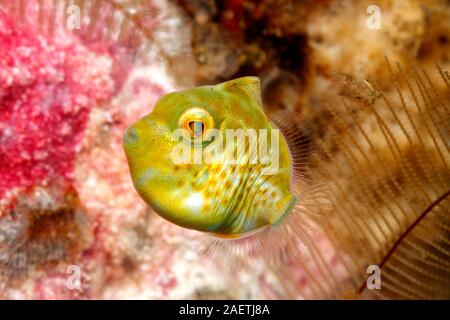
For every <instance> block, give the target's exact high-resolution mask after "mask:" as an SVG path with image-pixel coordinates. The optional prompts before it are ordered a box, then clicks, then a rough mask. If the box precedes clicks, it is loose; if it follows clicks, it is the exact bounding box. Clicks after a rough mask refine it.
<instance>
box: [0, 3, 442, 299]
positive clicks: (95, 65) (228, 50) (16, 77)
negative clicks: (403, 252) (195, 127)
mask: <svg viewBox="0 0 450 320" xmlns="http://www.w3.org/2000/svg"><path fill="white" fill-rule="evenodd" d="M375 2H376V4H377V5H378V6H379V7H380V9H381V28H380V29H369V28H368V27H367V25H366V22H367V19H368V18H369V16H370V14H369V13H368V12H367V7H368V6H369V5H370V4H374V1H370V2H369V1H350V0H345V1H337V0H336V1H335V0H321V1H309V0H304V1H294V0H285V1H282V0H263V1H246V0H224V1H214V0H198V1H189V0H176V1H175V0H174V1H169V0H145V1H144V0H143V1H131V0H130V1H125V0H124V1H115V0H114V1H101V0H92V1H82V0H78V1H77V0H75V1H46V0H41V1H37V0H36V1H35V0H31V1H9V0H3V1H0V298H3V299H61V298H63V299H65V298H67V299H105V298H112V299H123V298H139V299H140V298H143V299H148V298H173V299H177V298H183V299H184V298H250V299H258V298H269V299H276V298H300V299H302V298H311V297H314V298H328V297H341V298H342V297H352V296H353V295H354V291H352V290H351V289H348V288H350V287H352V285H351V284H352V282H355V284H358V283H359V282H358V280H355V279H352V276H351V275H352V274H353V272H355V273H356V274H357V276H359V277H361V274H364V273H365V268H364V266H363V265H361V266H359V265H356V264H355V265H356V266H357V267H355V270H353V269H352V268H353V266H354V265H352V263H351V262H347V258H345V257H344V258H343V257H342V252H341V251H340V250H339V249H337V247H336V246H337V245H336V244H345V243H346V241H347V242H351V241H353V242H354V241H355V239H352V238H351V236H350V235H349V234H345V233H343V234H338V235H336V234H334V235H333V233H332V232H331V233H330V232H318V233H317V234H316V237H315V247H314V249H313V250H310V251H307V250H305V254H304V255H303V256H302V258H301V259H300V260H299V261H294V262H293V263H292V265H289V266H285V267H284V268H283V269H282V270H272V269H270V268H269V267H267V266H265V265H264V264H261V265H259V266H258V267H256V268H254V269H252V270H241V271H236V272H231V271H228V270H225V269H221V268H220V267H218V266H211V265H209V264H207V263H205V262H206V261H207V260H206V257H204V256H202V255H201V254H199V253H197V252H196V251H195V250H194V244H195V242H196V239H197V237H198V235H197V234H196V233H195V232H192V231H189V230H184V229H181V228H179V227H176V226H174V225H172V224H170V223H168V222H166V221H164V220H162V219H161V218H159V217H158V216H157V215H156V214H154V213H153V212H152V211H151V209H149V208H148V207H147V206H146V205H145V204H144V203H143V202H142V200H141V199H140V198H139V197H138V195H137V194H136V192H135V191H134V188H133V186H132V183H131V180H130V177H129V174H128V169H127V165H126V160H125V156H124V154H123V151H122V146H121V139H122V138H121V137H122V134H123V132H124V130H125V128H126V127H127V126H128V125H129V124H131V123H132V122H134V121H135V120H136V119H138V118H139V117H141V116H143V115H144V114H146V113H148V112H150V111H151V108H152V105H153V104H154V102H155V101H156V100H157V99H158V98H159V97H160V96H162V95H163V94H165V93H167V92H169V91H172V90H176V89H181V88H185V87H191V86H196V85H201V84H212V83H217V82H219V81H223V80H227V79H232V78H235V77H238V76H243V75H256V76H259V77H260V78H261V82H262V89H263V100H264V105H265V108H266V111H267V112H268V113H269V114H271V113H273V112H275V111H279V110H290V111H297V112H298V113H299V114H300V118H299V119H297V120H298V121H299V122H301V123H305V124H307V125H308V126H310V127H311V128H313V131H314V132H315V137H317V139H318V140H320V141H321V142H320V143H318V145H320V147H319V149H320V150H322V155H323V157H322V158H320V159H318V160H317V163H318V166H320V165H322V166H323V167H324V168H326V167H328V168H332V170H331V171H333V172H331V173H330V174H329V175H328V177H332V178H333V175H337V174H338V173H339V172H338V171H337V169H336V167H333V166H332V164H333V163H337V162H336V161H340V162H339V164H342V163H346V162H349V163H350V162H351V161H350V160H349V158H348V153H346V152H342V149H343V148H342V144H343V142H342V141H344V142H345V141H347V140H345V139H350V138H349V137H350V136H352V134H353V133H354V132H355V131H354V130H358V128H356V129H355V123H357V124H358V125H359V126H361V127H362V128H366V129H368V130H369V131H368V132H370V129H371V128H373V127H374V123H377V119H374V117H373V114H372V113H370V112H364V111H363V112H359V113H357V117H356V118H352V117H350V116H349V113H348V110H347V109H346V107H345V104H342V103H340V102H339V103H338V101H341V99H344V100H346V101H348V105H350V109H352V108H353V109H355V108H356V107H357V106H360V105H361V104H362V105H366V106H373V105H374V106H377V105H380V104H382V103H383V99H382V97H380V94H379V93H380V92H381V91H383V92H387V95H388V96H389V97H391V96H392V95H395V94H396V92H397V91H396V89H398V88H397V85H398V84H397V82H396V81H393V77H399V78H401V77H402V76H403V73H402V72H401V70H399V69H397V68H393V69H392V70H393V71H390V70H389V68H388V67H386V60H385V57H386V56H387V57H389V60H390V61H393V62H395V63H399V65H401V66H402V67H403V68H404V69H405V70H409V68H410V67H416V66H420V68H421V69H426V70H433V71H434V72H430V73H429V77H430V81H431V82H433V83H436V87H435V88H436V91H437V95H438V96H441V97H443V98H446V97H447V98H448V96H446V94H448V92H447V91H445V90H446V88H447V87H446V82H445V81H442V79H441V78H442V77H443V78H444V79H448V73H444V72H443V76H442V74H440V73H439V72H437V69H436V66H435V64H436V63H438V65H439V67H440V68H441V69H440V70H444V71H445V70H450V4H449V2H448V1H445V0H428V1H415V0H414V1H410V0H396V1H393V0H380V1H375ZM74 5H75V6H74ZM69 6H73V7H72V8H79V9H80V19H81V21H80V28H75V29H73V30H72V29H70V28H68V19H69V18H70V17H73V16H72V15H71V13H70V12H71V11H67V8H68V7H69ZM74 12H76V11H74ZM413 74H414V73H413ZM445 77H447V78H445ZM413 78H414V76H411V79H413ZM368 79H370V81H368ZM414 79H415V78H414ZM419 79H423V82H426V78H423V76H422V78H419ZM415 80H416V81H417V79H415ZM419 83H420V82H419ZM402 86H403V88H406V89H407V85H406V84H403V85H402ZM447 86H448V84H447ZM426 88H428V90H433V89H432V88H431V87H426V86H424V87H423V89H424V90H425V89H426ZM406 89H405V90H406ZM439 94H440V95H439ZM409 99H410V100H411V101H413V98H412V97H410V98H409ZM430 99H431V98H430ZM431 104H432V103H431ZM429 105H430V104H428V103H425V104H424V106H425V107H426V106H429ZM400 108H401V103H400V102H398V101H397V104H394V110H396V111H397V110H400ZM330 110H331V111H330ZM419 110H420V109H419ZM422 110H423V109H422ZM353 111H354V110H353ZM425 111H426V112H436V113H435V114H434V118H432V119H431V120H432V121H434V120H436V119H437V118H440V119H441V121H440V122H439V123H437V124H435V121H434V122H432V123H433V124H434V125H436V126H437V128H438V131H436V134H430V135H429V136H430V137H435V136H439V134H440V136H441V137H444V138H447V141H448V123H449V119H448V104H447V105H446V107H442V108H441V106H440V105H438V106H436V108H435V109H433V111H430V110H425ZM354 112H355V111H354ZM343 113H344V114H345V115H342V114H343ZM355 113H356V112H355ZM336 115H337V116H336ZM381 116H382V117H383V119H384V120H383V121H386V123H388V124H389V121H390V120H392V118H394V119H393V120H392V121H391V123H393V125H392V126H393V127H394V129H392V130H393V131H395V130H397V131H399V130H400V129H398V123H401V121H397V120H396V119H395V116H392V113H390V112H389V111H386V112H385V113H381ZM413 116H414V115H413ZM418 116H419V115H418ZM340 119H341V120H342V119H343V120H344V122H345V123H344V124H343V123H341V122H340V121H341V120H340ZM349 119H350V120H349ZM427 121H428V120H427ZM348 123H350V125H348ZM412 123H414V122H412ZM423 123H425V124H426V123H427V122H426V121H424V122H423ZM349 126H350V127H349ZM356 127H357V126H356ZM395 128H397V129H395ZM415 129H417V128H415ZM408 130H409V129H408ZM417 130H419V131H420V130H425V131H426V125H424V126H422V127H419V128H418V129H417ZM439 130H441V131H439ZM380 132H381V133H382V132H383V130H381V131H380V130H378V131H377V130H376V129H373V130H372V139H373V141H374V142H375V144H376V148H375V149H377V150H379V151H380V154H381V155H383V150H385V151H386V150H388V149H389V146H387V144H389V139H387V144H386V145H385V144H383V141H385V140H383V139H384V138H383V137H382V134H381V133H380ZM420 132H421V131H420ZM433 132H434V131H433ZM377 134H379V136H377ZM419 136H420V135H419ZM424 136H426V137H428V135H427V134H425V135H424ZM336 137H338V140H337V141H336ZM354 137H355V139H356V140H357V141H362V140H363V139H364V137H363V136H362V135H361V134H359V135H354ZM403 140H407V139H406V138H405V139H403ZM416 140H417V139H412V140H411V141H412V142H411V141H410V144H407V143H406V142H405V143H404V144H402V141H400V142H398V143H399V146H400V147H399V148H400V149H401V150H400V151H399V154H402V155H404V154H412V155H414V154H415V153H416V152H418V153H419V154H429V155H430V157H431V158H432V159H431V160H430V159H427V161H428V163H430V166H431V167H430V168H428V167H425V169H426V170H434V171H432V175H433V177H434V175H436V178H435V182H434V180H433V179H434V178H433V177H431V178H430V179H429V180H430V181H431V182H430V183H429V184H423V189H422V191H423V194H425V195H427V192H429V194H430V195H429V198H430V199H433V196H434V193H433V192H435V193H436V194H437V195H439V194H441V193H442V192H441V193H440V190H441V189H442V190H444V191H445V190H446V189H445V188H447V189H448V181H450V179H449V178H450V177H449V172H448V167H447V166H448V163H449V162H448V161H449V158H448V153H446V154H444V155H439V154H437V153H436V154H435V153H433V152H431V153H430V151H429V149H427V148H425V147H424V146H423V145H419V144H418V145H416ZM417 141H419V142H420V141H422V140H420V138H419V139H418V140H417ZM377 142H378V143H377ZM350 143H351V142H350ZM355 143H357V142H355ZM417 143H418V142H417ZM422 147H423V150H422V149H421V148H422ZM439 148H442V149H443V150H447V152H448V149H445V148H444V147H443V145H442V143H439V142H438V148H436V149H433V150H441V149H439ZM447 148H448V147H447ZM367 152H368V153H369V152H370V151H367ZM387 152H388V151H386V153H387ZM327 157H328V159H327ZM346 157H347V158H346ZM434 157H436V158H437V159H438V160H439V159H440V158H439V157H442V159H443V161H441V162H439V161H440V160H439V161H438V160H436V162H434V160H433V159H434ZM329 158H333V159H343V160H334V162H333V161H331V160H330V159H329ZM355 159H356V160H355ZM355 159H353V160H355V161H356V162H357V161H358V159H359V156H355ZM383 159H384V157H383ZM386 159H390V158H389V157H387V158H386ZM411 159H412V160H411V161H414V159H415V158H414V156H411ZM386 163H389V161H387V162H386ZM391 163H392V166H389V165H388V166H387V167H388V168H392V170H391V169H389V170H390V171H387V172H386V175H388V174H389V173H391V174H392V173H394V172H399V173H398V174H397V176H396V179H397V180H396V182H395V183H397V184H399V185H400V186H404V187H405V188H406V186H408V183H407V181H408V180H407V178H408V177H409V176H408V175H406V174H404V175H402V172H403V171H402V170H400V169H399V170H396V169H397V168H396V167H395V159H394V160H392V159H391ZM405 163H407V165H409V162H405ZM370 168H371V167H370V166H369V165H367V166H366V167H363V166H362V165H360V166H358V165H356V167H345V166H344V167H343V169H342V170H343V172H344V174H341V175H340V179H341V180H342V181H341V182H340V183H339V184H337V185H342V186H344V187H343V188H344V189H345V191H343V192H341V193H338V194H340V195H343V194H345V195H349V197H350V198H351V199H348V198H345V199H344V198H340V199H339V201H341V202H340V203H342V202H345V205H343V206H342V208H343V209H342V210H343V211H345V210H346V211H347V212H352V211H351V210H355V211H358V210H357V209H355V208H353V209H349V207H347V203H350V204H351V203H358V201H360V202H362V203H363V204H364V205H365V206H366V207H364V206H363V207H361V208H359V210H366V208H367V207H370V208H375V206H376V204H377V203H378V205H379V206H380V210H379V211H380V212H384V211H383V210H385V211H386V210H387V211H389V210H391V207H392V206H390V205H389V201H394V202H395V201H396V199H397V198H399V199H400V198H401V196H400V195H399V196H398V197H394V196H393V197H392V199H391V198H389V201H386V203H387V204H386V205H385V206H383V205H382V204H384V202H383V201H384V200H382V201H381V200H380V201H378V202H377V199H378V198H377V197H379V196H380V194H377V193H376V192H374V193H373V195H374V196H373V198H372V199H371V200H370V201H367V202H364V201H362V200H361V198H360V195H359V194H358V186H359V187H360V188H361V190H363V191H365V192H366V193H369V194H370V192H372V190H373V189H377V188H378V190H383V189H382V188H383V187H386V185H389V183H390V182H391V180H392V179H384V180H383V177H384V175H383V173H384V172H383V171H382V169H380V171H379V172H380V175H379V176H378V178H379V181H378V185H376V183H377V182H373V181H372V182H373V183H372V185H370V186H367V185H366V184H365V182H364V181H363V180H364V175H365V174H366V175H367V174H369V171H370V170H369V169H370ZM417 168H419V169H417V170H418V171H417V176H418V178H417V179H419V180H418V181H419V182H420V183H421V181H422V180H420V179H421V176H426V172H430V171H426V170H425V172H421V171H420V168H422V167H420V165H418V166H417ZM358 174H360V176H358ZM355 176H356V177H357V178H358V179H359V180H358V179H356V182H357V183H358V184H357V185H354V184H353V182H354V181H355V180H352V179H354V178H355ZM402 178H404V179H403V181H402ZM428 178H429V177H428ZM333 179H334V178H333ZM336 179H337V178H336ZM411 179H412V178H411ZM394 180H395V179H394ZM386 181H387V182H386ZM405 181H406V182H405ZM427 181H428V180H427ZM395 183H394V185H395ZM403 183H404V185H403ZM364 188H366V189H364ZM386 188H387V190H391V191H392V190H393V191H395V188H394V187H386ZM389 188H390V189H389ZM422 191H421V192H422ZM352 197H353V198H352ZM358 197H359V198H358ZM394 198H395V199H394ZM401 199H402V201H403V200H404V198H401ZM406 199H407V200H408V199H409V198H406ZM414 199H416V198H414ZM416 200H417V203H418V204H417V206H418V208H419V207H420V208H422V207H421V206H423V205H425V204H426V199H425V200H423V201H424V202H423V203H422V202H421V201H422V199H416ZM355 201H356V202H355ZM340 203H339V204H340ZM379 203H382V204H379ZM399 208H403V207H401V206H399ZM441 209H442V212H443V214H444V215H445V214H447V215H448V201H447V202H446V203H445V206H444V207H443V208H441ZM392 210H394V209H392ZM394 211H395V210H394ZM337 216H339V214H337ZM382 216H383V217H385V216H384V215H382ZM360 218H363V219H366V218H367V217H360ZM372 218H373V220H370V221H369V222H370V223H371V224H375V225H376V224H378V225H380V222H379V220H377V219H378V218H377V216H372ZM412 218H413V217H409V216H407V218H405V219H406V220H405V221H400V223H399V224H398V225H400V226H404V225H408V223H409V222H410V221H411V219H412ZM339 223H341V220H339ZM381 224H382V223H381ZM387 225H388V226H390V224H389V223H387ZM363 228H364V225H363ZM447 228H448V227H447ZM368 230H369V231H370V230H372V229H370V227H368ZM379 230H381V231H379V232H381V234H382V235H379V234H375V235H374V239H378V240H377V241H375V242H376V243H370V241H368V243H365V242H364V241H365V240H364V239H357V240H358V241H360V243H361V246H363V247H364V246H368V247H369V248H375V249H374V250H373V251H374V255H375V256H376V255H377V252H378V251H377V249H376V248H378V247H376V246H379V247H380V248H384V246H389V243H392V241H393V238H395V237H394V236H392V237H391V236H390V235H394V234H395V232H396V230H392V229H390V227H389V228H388V229H386V230H389V231H386V230H385V227H383V226H382V227H380V228H379ZM447 230H448V229H447ZM347 231H348V230H347ZM350 231H351V229H350ZM389 232H391V233H392V234H390V233H389ZM333 236H335V237H336V236H337V237H338V238H339V237H341V238H342V239H344V240H342V242H339V240H335V239H334V240H333ZM443 237H444V242H443V246H444V251H445V250H447V248H448V243H449V242H448V233H446V234H444V235H443ZM385 239H387V240H386V241H387V242H383V241H384V240H385ZM430 241H431V240H430ZM344 247H345V246H344ZM380 250H381V249H380ZM359 251H361V250H359ZM380 252H381V251H380ZM446 252H448V251H446ZM362 255H363V254H362V253H361V252H358V251H355V252H353V253H352V254H350V255H349V258H348V259H356V260H358V259H362V260H361V261H363V262H362V263H361V264H364V263H365V261H366V260H364V259H363V258H364V257H362ZM380 255H382V254H381V253H380ZM447 256H448V255H447ZM70 266H77V267H79V270H80V271H81V287H80V288H77V289H70V288H69V287H68V285H67V283H68V282H67V281H68V278H69V277H70V275H71V273H70V272H68V268H69V267H70ZM349 266H350V267H349ZM447 266H448V265H447ZM358 268H360V269H358ZM356 269H358V270H356ZM349 274H350V275H349ZM357 276H355V277H356V278H357ZM324 279H325V280H324ZM444 282H445V281H444ZM330 283H331V284H330ZM448 288H449V286H448V284H445V283H444V289H442V290H444V291H445V290H448ZM445 292H446V293H447V292H448V291H445ZM408 297H412V298H417V297H416V296H415V295H414V294H412V296H411V295H410V296H408ZM419 298H420V297H419Z"/></svg>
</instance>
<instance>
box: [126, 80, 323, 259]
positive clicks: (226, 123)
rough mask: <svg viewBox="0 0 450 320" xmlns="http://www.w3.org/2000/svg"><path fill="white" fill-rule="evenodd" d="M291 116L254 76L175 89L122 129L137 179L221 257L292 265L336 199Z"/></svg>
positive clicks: (157, 205) (164, 210)
mask: <svg viewBox="0 0 450 320" xmlns="http://www.w3.org/2000/svg"><path fill="white" fill-rule="evenodd" d="M292 119H293V115H292V114H289V113H280V114H278V115H275V116H274V117H273V118H271V119H269V118H268V116H267V115H266V114H265V112H264V109H263V105H262V99H261V89H260V81H259V78H257V77H242V78H238V79H235V80H231V81H227V82H224V83H220V84H217V85H209V86H201V87H197V88H193V89H187V90H183V91H179V92H173V93H169V94H167V95H165V96H163V97H162V98H161V99H160V100H158V101H157V102H156V104H155V106H154V108H153V110H152V112H151V113H150V114H148V115H146V116H144V117H143V118H141V119H139V120H138V121H137V122H136V123H134V124H133V125H131V126H130V127H129V128H128V129H127V130H126V132H125V134H124V139H123V146H124V150H125V154H126V157H127V161H128V165H129V169H130V173H131V178H132V181H133V184H134V186H135V188H136V190H137V192H138V193H139V195H140V196H141V197H142V199H143V200H144V201H145V202H146V203H147V204H148V205H150V206H151V207H152V208H153V209H154V211H156V212H157V213H158V214H159V215H160V216H161V217H163V218H165V219H166V220H168V221H170V222H172V223H174V224H176V225H178V226H181V227H184V228H188V229H193V230H197V231H200V232H203V233H205V234H207V235H208V236H207V237H204V238H203V240H202V241H201V244H200V245H199V248H200V249H201V250H202V251H205V252H207V253H208V254H209V255H211V256H212V257H213V258H214V259H220V260H222V262H225V265H233V266H239V265H242V264H248V262H252V261H254V260H257V259H258V258H263V259H264V260H266V261H268V262H269V263H271V264H272V265H280V264H281V263H287V262H288V261H290V260H291V259H292V258H293V257H294V256H297V255H298V254H299V252H300V247H301V245H302V244H307V243H308V242H309V241H310V240H311V237H310V234H311V233H310V232H309V231H308V230H311V229H313V225H314V223H315V221H320V220H323V214H324V212H327V211H329V206H330V205H331V201H330V199H328V198H327V192H326V188H324V187H323V185H320V184H317V185H315V184H314V183H312V182H311V181H313V180H314V179H313V175H312V174H310V173H311V172H310V171H309V170H308V168H307V165H306V164H304V162H305V161H304V159H305V158H307V156H305V154H306V151H305V150H306V149H308V148H307V146H306V144H305V143H304V141H305V139H302V134H301V133H299V132H300V131H299V130H297V129H296V128H295V126H294V125H293V121H292ZM303 147H304V148H305V150H302V148H303ZM327 207H328V209H326V208H327Z"/></svg>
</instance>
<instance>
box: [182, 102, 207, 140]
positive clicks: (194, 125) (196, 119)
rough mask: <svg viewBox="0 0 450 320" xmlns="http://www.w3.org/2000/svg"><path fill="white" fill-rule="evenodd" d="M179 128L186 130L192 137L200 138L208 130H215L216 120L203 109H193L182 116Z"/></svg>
mask: <svg viewBox="0 0 450 320" xmlns="http://www.w3.org/2000/svg"><path fill="white" fill-rule="evenodd" d="M179 127H180V128H183V129H186V130H187V131H188V132H189V133H190V135H191V137H193V138H198V137H201V136H203V135H204V134H205V132H206V131H207V130H209V129H211V128H214V120H213V118H212V117H211V115H210V114H209V112H208V111H206V110H204V109H202V108H191V109H188V110H186V111H185V112H184V113H183V114H182V115H181V117H180V121H179Z"/></svg>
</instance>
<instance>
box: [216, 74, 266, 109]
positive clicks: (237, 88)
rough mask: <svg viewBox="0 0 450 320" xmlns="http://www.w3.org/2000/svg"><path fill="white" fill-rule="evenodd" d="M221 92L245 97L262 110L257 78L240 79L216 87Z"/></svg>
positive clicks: (259, 86) (259, 84)
mask: <svg viewBox="0 0 450 320" xmlns="http://www.w3.org/2000/svg"><path fill="white" fill-rule="evenodd" d="M218 86H219V87H220V89H221V90H224V91H226V92H230V93H236V94H239V95H246V96H247V97H248V98H250V99H251V100H253V101H255V102H256V104H257V105H258V106H259V107H260V108H261V109H262V108H263V107H262V99H261V83H260V81H259V78H258V77H251V76H249V77H242V78H237V79H234V80H230V81H226V82H223V83H221V84H219V85H218Z"/></svg>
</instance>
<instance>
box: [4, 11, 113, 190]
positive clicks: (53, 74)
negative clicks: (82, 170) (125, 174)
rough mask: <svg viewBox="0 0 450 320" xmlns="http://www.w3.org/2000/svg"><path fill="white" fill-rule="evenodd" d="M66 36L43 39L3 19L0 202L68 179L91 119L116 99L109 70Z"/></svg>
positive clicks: (100, 57) (103, 57) (104, 58)
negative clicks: (31, 188)
mask: <svg viewBox="0 0 450 320" xmlns="http://www.w3.org/2000/svg"><path fill="white" fill-rule="evenodd" d="M68 37H71V36H70V35H67V34H62V33H59V34H55V35H54V36H53V37H51V38H50V37H46V36H44V35H41V34H37V33H36V32H35V31H34V29H31V28H25V27H19V26H17V24H15V23H14V21H13V19H11V18H10V17H8V16H7V15H6V14H4V13H1V12H0V198H1V197H2V195H4V194H5V193H6V192H7V191H8V190H10V189H12V188H14V187H28V186H32V185H34V184H44V185H45V183H46V181H48V179H52V178H54V177H62V178H63V179H66V180H69V181H70V180H71V179H73V169H74V161H75V156H76V154H77V151H78V148H79V145H80V141H81V139H82V137H83V131H84V129H85V127H86V123H87V121H88V117H89V111H90V110H91V108H92V107H93V106H96V105H98V104H100V103H102V102H104V101H107V100H108V99H109V98H110V97H111V95H112V93H113V91H114V82H113V79H112V78H111V72H112V67H113V62H112V60H111V56H109V55H108V54H97V53H94V52H92V51H90V50H88V49H87V48H86V47H85V46H83V44H82V43H81V42H80V41H79V40H78V39H76V38H74V37H73V38H68Z"/></svg>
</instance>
